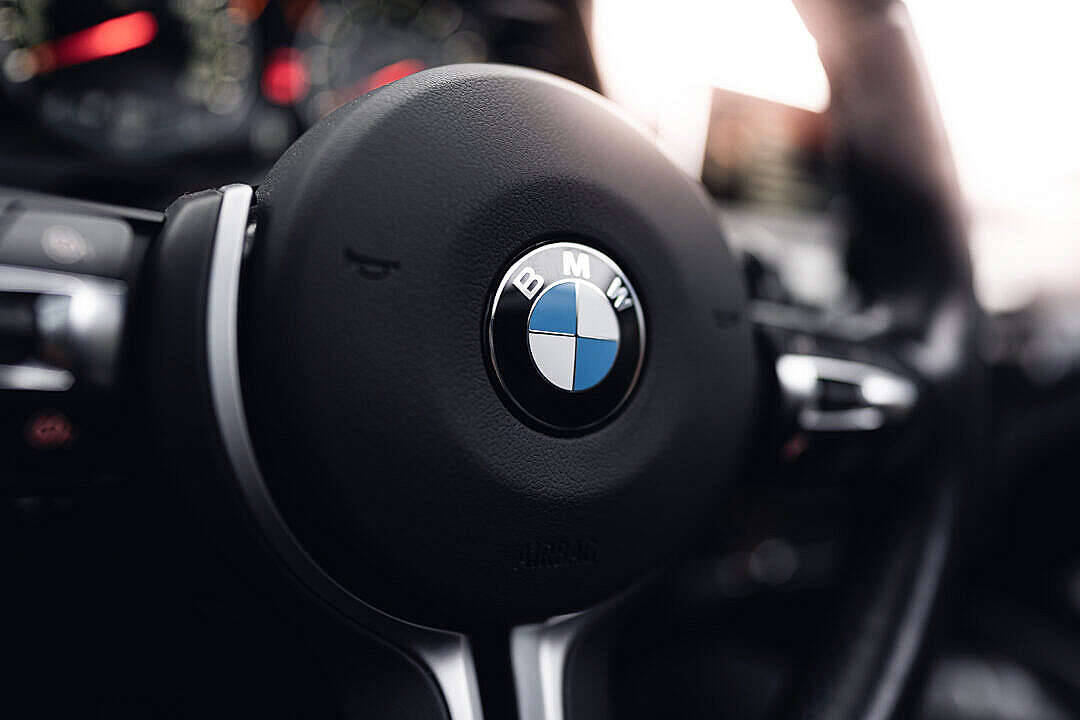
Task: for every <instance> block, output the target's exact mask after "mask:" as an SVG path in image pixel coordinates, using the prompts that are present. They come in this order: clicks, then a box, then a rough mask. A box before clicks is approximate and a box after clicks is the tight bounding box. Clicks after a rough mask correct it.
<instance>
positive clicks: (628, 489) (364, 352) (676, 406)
mask: <svg viewBox="0 0 1080 720" xmlns="http://www.w3.org/2000/svg"><path fill="white" fill-rule="evenodd" d="M256 203H257V204H256V207H255V212H256V221H257V228H256V234H255V237H254V240H253V243H252V247H251V251H250V254H249V256H248V258H247V260H246V264H245V268H244V275H243V284H242V288H241V316H240V335H241V337H240V340H241V347H240V356H241V380H242V383H243V391H244V397H245V402H246V409H247V413H248V418H249V423H250V426H251V431H252V435H253V439H254V442H255V446H256V451H257V454H258V456H259V461H260V465H261V467H262V471H263V474H264V475H265V477H266V479H267V483H268V484H269V485H270V488H271V492H272V494H273V497H274V501H275V503H276V504H277V506H278V508H279V510H280V511H281V513H282V515H283V516H284V518H285V519H286V521H287V522H288V523H289V525H290V527H291V528H292V530H293V532H294V533H295V534H296V536H297V537H298V539H299V540H300V541H301V543H302V544H303V545H304V546H305V548H306V549H307V551H308V552H309V553H310V555H311V556H312V557H313V559H314V560H315V561H316V562H317V563H319V564H320V565H321V566H322V567H323V569H324V570H326V571H327V572H328V573H329V574H330V575H331V576H332V577H334V578H335V579H336V580H337V581H338V582H339V583H341V584H342V585H344V586H345V587H346V588H348V589H349V590H350V591H352V592H353V593H354V594H356V595H357V596H358V597H359V598H361V599H363V600H365V601H367V602H369V603H371V604H373V605H375V606H376V607H379V608H380V609H382V610H385V611H387V612H389V613H392V614H395V615H398V616H401V617H404V618H407V619H410V620H413V621H417V622H422V623H425V624H430V625H435V626H439V627H447V628H455V629H465V630H467V629H469V628H470V627H473V626H476V625H478V624H481V623H482V624H484V625H487V626H491V624H492V623H498V622H506V623H517V622H526V621H529V620H535V619H539V618H544V617H548V616H551V615H555V614H560V613H565V612H570V611H574V610H579V609H582V608H585V607H588V606H590V605H592V604H594V603H596V602H598V601H601V600H603V599H604V598H607V597H609V596H611V595H612V594H613V593H615V592H617V591H619V590H620V589H622V588H625V587H627V586H628V585H630V584H631V583H632V582H633V581H635V580H636V579H638V578H640V577H641V576H642V575H643V574H644V573H645V572H647V571H648V570H649V569H651V568H653V567H655V566H656V565H657V564H658V563H660V562H661V561H662V560H663V559H664V558H665V556H668V555H669V554H671V553H673V552H674V551H676V550H677V549H679V548H680V547H682V546H683V545H684V544H685V543H686V542H688V541H689V540H690V539H691V537H692V536H693V533H694V532H695V530H696V529H698V528H700V527H701V525H702V521H703V520H704V519H706V518H707V516H708V512H709V510H710V507H711V503H712V501H713V499H714V498H715V496H716V495H717V491H718V490H720V489H722V488H723V487H724V486H725V485H726V484H728V483H729V482H730V480H731V479H732V477H733V475H734V468H735V464H736V460H737V456H738V450H739V448H740V446H741V445H742V441H743V440H744V439H745V434H746V430H747V427H748V425H749V420H750V413H751V409H752V404H753V399H754V376H755V367H754V354H753V350H752V342H751V334H750V329H749V324H748V322H747V320H746V316H745V312H744V304H745V294H744V290H743V285H742V281H741V276H740V272H739V269H738V266H737V264H736V262H735V261H734V259H733V257H732V255H731V253H730V251H729V249H728V247H727V245H726V243H725V242H724V239H723V237H722V235H721V233H720V230H719V226H718V223H717V219H716V214H715V209H714V207H713V206H712V204H711V201H710V200H709V199H708V197H707V196H706V195H705V194H704V191H703V190H702V188H701V187H700V186H699V184H698V183H696V182H694V181H692V180H691V179H689V178H687V177H686V176H685V175H684V174H682V173H681V172H680V171H679V170H678V169H677V168H676V167H675V166H674V165H673V164H672V163H671V162H670V161H669V160H668V158H667V157H665V156H664V155H663V154H662V153H661V152H660V151H658V150H657V148H656V147H655V145H654V144H653V142H652V141H651V140H650V139H649V138H648V137H647V136H646V135H644V134H643V133H642V132H641V131H640V130H639V129H638V128H637V127H635V126H633V125H632V124H631V123H629V122H628V121H627V120H625V119H624V118H623V117H622V116H620V114H619V113H618V111H617V110H615V109H614V107H613V106H612V105H611V104H610V103H608V102H607V101H606V100H604V99H603V98H601V97H599V96H597V95H595V94H593V93H591V92H589V91H587V90H584V89H582V88H579V87H577V86H575V85H572V84H570V83H567V82H565V81H562V80H559V79H557V78H554V77H552V76H549V75H546V74H542V73H538V72H533V71H527V70H522V69H516V68H510V67H503V66H494V65H457V66H450V67H445V68H438V69H435V70H430V71H426V72H423V73H419V74H417V75H413V76H410V77H408V78H405V79H403V80H401V81H399V82H396V83H393V84H391V85H389V86H386V87H384V88H381V89H379V90H376V91H374V92H372V93H370V94H368V95H367V96H365V97H363V98H360V99H358V100H356V101H354V102H353V103H351V104H349V105H347V106H345V107H342V108H340V109H339V110H338V111H336V112H334V113H333V114H331V115H330V116H329V117H327V118H325V119H324V120H323V121H322V122H320V123H319V124H318V125H316V126H315V127H314V128H312V129H311V130H310V131H309V132H308V133H307V134H305V135H304V136H303V137H302V138H300V140H298V141H297V142H296V144H295V145H294V146H293V147H292V148H291V149H290V150H289V151H288V152H287V153H286V154H285V155H284V156H283V157H282V159H281V160H280V161H279V162H278V163H277V165H276V166H275V167H274V168H273V170H272V171H271V172H270V174H269V176H268V177H267V179H266V182H265V183H264V184H263V185H262V187H260V188H259V190H258V193H257V198H256ZM558 243H569V244H573V245H572V246H571V247H574V246H581V247H583V248H585V249H587V250H588V251H591V252H594V253H595V254H596V255H597V256H599V257H603V258H607V259H609V260H610V261H611V263H612V264H613V265H615V267H616V269H617V270H618V271H619V272H620V273H621V274H622V277H623V284H624V286H625V285H626V284H629V285H630V286H631V287H632V289H633V291H634V295H633V297H634V299H635V300H636V305H634V306H633V312H634V313H635V314H636V316H637V317H635V318H633V321H631V319H630V316H628V315H626V314H625V312H621V309H622V307H623V303H624V302H626V297H628V296H629V295H628V293H622V296H623V297H621V299H620V293H619V288H615V289H614V290H612V289H611V279H610V278H609V277H607V276H606V275H605V276H604V278H603V279H600V277H599V275H595V274H594V275H592V276H590V277H589V278H586V277H584V275H583V274H582V273H583V264H584V263H585V261H583V260H582V259H581V257H579V256H576V255H575V256H573V257H572V258H571V259H570V260H568V261H567V264H566V265H565V267H564V266H563V265H561V264H560V262H559V258H560V257H561V256H558V257H553V258H550V259H549V262H550V263H553V264H552V265H551V267H552V269H551V270H546V271H545V272H547V273H548V274H549V275H551V274H553V273H554V274H556V275H560V274H565V276H564V277H563V276H562V275H560V277H561V279H563V280H565V283H564V284H566V283H569V287H564V288H562V289H561V290H556V289H552V286H554V287H555V288H559V287H562V286H560V285H556V284H555V283H554V281H553V278H550V277H549V278H548V281H549V282H548V284H546V285H545V288H546V289H548V291H549V292H548V293H546V294H545V293H543V292H537V293H534V295H535V297H533V298H525V300H527V301H528V302H529V303H535V302H538V301H539V296H540V295H544V297H545V298H546V299H545V300H543V305H542V307H541V306H540V305H535V306H534V305H528V307H527V308H526V309H527V310H528V311H527V312H524V313H522V312H518V314H517V316H516V317H517V318H518V319H517V320H507V321H506V322H505V323H503V326H498V322H499V321H497V322H496V323H495V325H494V326H493V317H495V316H494V315H493V312H494V311H496V310H497V309H498V307H497V305H498V303H497V302H496V301H497V299H498V297H499V293H500V291H502V290H503V289H505V287H506V283H507V282H510V283H513V281H514V279H515V277H510V276H511V275H513V273H511V271H512V270H514V269H515V264H516V263H518V262H519V261H520V260H521V259H522V258H523V257H526V256H527V255H528V254H529V253H530V252H531V251H532V250H534V249H535V248H538V247H543V246H545V245H548V244H558ZM591 262H592V272H593V273H599V272H602V271H603V268H601V267H600V265H598V264H597V263H599V262H600V261H599V260H596V259H593V260H592V261H591ZM566 273H568V274H566ZM526 281H527V279H526ZM589 283H592V284H591V285H590V284H589ZM538 290H539V289H538ZM609 290H610V291H611V292H609ZM515 292H516V291H515ZM519 295H522V296H523V294H522V293H519ZM571 297H573V298H576V299H575V300H573V301H571V300H568V298H571ZM525 300H522V302H525ZM515 302H517V301H515ZM568 302H576V303H577V305H576V307H577V310H576V312H577V315H576V317H577V318H578V320H577V322H578V323H580V324H581V328H577V326H575V330H574V333H564V334H567V336H568V337H569V336H571V335H572V336H573V337H574V338H577V339H578V340H579V341H580V342H579V343H578V346H577V347H578V350H577V351H576V352H577V355H575V360H574V362H578V363H586V362H588V363H591V365H589V366H588V369H587V371H586V370H582V369H580V368H579V371H578V372H577V374H576V375H575V374H574V371H567V370H566V368H565V365H562V364H560V363H565V358H564V356H562V355H558V354H557V353H556V354H554V355H552V354H549V353H548V350H547V349H546V348H547V347H548V346H549V345H551V346H556V345H558V346H562V345H566V343H565V342H562V341H561V340H560V341H559V342H556V341H549V340H547V339H545V338H547V337H548V336H551V337H556V336H559V335H560V332H561V331H560V329H559V327H558V324H559V323H560V322H564V321H563V320H560V319H559V318H560V317H562V316H560V315H559V314H558V313H559V312H561V311H562V310H563V309H565V308H566V307H570V306H568V305H566V303H568ZM582 303H586V304H587V305H588V307H585V305H582ZM605 303H611V305H610V307H608V306H607V305H605ZM583 308H585V309H583ZM537 313H540V314H539V315H537ZM566 317H569V315H567V316H566ZM530 318H539V319H537V320H536V321H535V324H534V325H533V327H532V330H531V331H530V326H529V323H530V322H532V321H531V320H530ZM624 318H626V319H624ZM638 320H640V323H641V324H640V325H639V324H638ZM565 322H568V321H565ZM612 323H616V324H615V325H613V324H612ZM519 324H520V327H518V325H519ZM493 327H494V330H493ZM639 327H640V328H641V330H642V332H641V336H640V338H637V340H639V341H640V344H639V345H632V344H631V343H632V342H633V341H634V340H635V338H634V337H631V336H632V335H634V334H635V333H637V332H638V328H639ZM645 328H647V334H646V333H645V332H644V329H645ZM583 333H584V334H583ZM590 333H591V335H590ZM496 335H497V336H498V337H496ZM539 336H544V337H540V338H539V339H537V337H539ZM503 337H505V338H507V339H506V340H505V342H506V343H507V344H508V345H507V346H508V347H511V349H512V352H511V353H510V354H509V355H506V356H505V359H504V356H503V355H499V354H498V353H496V352H493V338H495V341H496V342H504V340H502V339H500V338H503ZM556 339H558V338H556ZM585 341H589V342H585ZM613 341H617V342H616V343H615V345H611V344H610V343H611V342H613ZM530 342H533V345H534V347H533V349H531V350H528V348H529V347H530V346H529V343H530ZM604 342H607V343H609V344H608V345H604V344H603V343H604ZM515 343H516V344H517V345H515ZM624 346H625V347H627V348H631V349H634V350H638V351H639V354H638V356H637V357H636V358H631V359H634V360H635V361H636V363H637V364H636V365H634V364H633V363H631V365H633V367H631V366H630V365H628V364H627V363H630V360H624V359H622V358H623V357H624V356H623V355H622V353H624ZM514 347H517V348H519V349H520V348H526V349H527V350H528V352H525V353H524V354H520V355H514V352H516V351H515V350H513V348H514ZM530 353H531V356H530ZM529 357H532V360H531V361H529V360H528V358H529ZM627 357H629V356H627ZM515 358H517V359H515ZM553 358H554V359H553ZM525 362H532V363H533V364H532V365H529V366H528V367H523V366H519V365H520V364H521V363H525ZM500 363H501V364H502V366H500ZM620 363H622V364H620ZM582 367H585V366H584V365H582ZM567 372H570V373H571V374H567ZM508 373H509V374H515V375H522V376H523V377H524V376H525V375H529V374H532V375H531V377H533V379H535V381H536V382H537V383H538V384H542V383H545V382H547V383H549V385H546V386H545V387H546V388H547V390H549V391H550V392H551V393H552V394H551V395H550V396H544V395H543V394H542V393H541V394H540V395H538V396H537V397H540V398H541V399H539V400H535V399H530V400H528V401H525V402H524V403H523V402H522V401H521V398H520V397H519V395H520V391H518V390H517V389H516V388H515V387H509V385H508V384H507V383H504V382H503V380H502V378H503V377H504V376H505V375H506V374H508ZM617 374H618V378H622V379H621V380H618V379H617V378H616V375H617ZM545 378H546V379H545ZM624 382H628V384H627V385H626V386H625V388H624V386H623V385H621V384H620V385H618V387H616V388H615V389H616V390H619V391H620V392H618V393H615V394H616V395H619V397H616V398H614V400H615V401H613V402H612V407H611V408H606V409H605V410H604V412H602V413H598V414H595V415H596V417H594V415H590V414H589V413H584V412H583V413H581V416H582V417H585V416H588V417H587V419H588V420H589V422H578V421H576V420H575V421H574V422H568V423H562V424H560V423H559V422H547V421H546V420H545V418H544V417H541V418H538V417H537V415H543V414H544V413H546V412H547V411H548V410H549V408H548V407H547V405H546V404H545V403H547V402H548V401H547V400H544V399H543V398H544V397H551V398H556V399H557V402H559V403H562V404H563V409H564V410H567V412H569V413H570V414H571V415H573V416H574V417H577V416H576V415H574V413H575V412H577V409H576V407H577V406H576V405H575V403H576V402H577V401H578V400H579V399H580V400H582V402H584V401H585V400H586V395H587V394H588V393H590V392H596V391H597V390H599V389H601V388H604V387H608V388H609V390H610V388H611V387H615V386H614V385H610V386H608V385H606V384H607V383H616V384H617V383H624ZM624 389H625V392H621V391H622V390H624ZM579 394H580V397H579ZM613 397H614V396H613ZM616 401H617V402H616ZM525 403H535V404H533V405H530V406H529V407H528V408H523V405H524V404H525ZM545 417H549V416H545ZM550 417H555V415H550ZM559 417H561V416H559Z"/></svg>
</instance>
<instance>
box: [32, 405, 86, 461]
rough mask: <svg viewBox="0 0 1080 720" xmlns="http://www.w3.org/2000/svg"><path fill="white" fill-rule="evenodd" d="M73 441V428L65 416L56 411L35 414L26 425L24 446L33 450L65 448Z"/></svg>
mask: <svg viewBox="0 0 1080 720" xmlns="http://www.w3.org/2000/svg"><path fill="white" fill-rule="evenodd" d="M74 440H75V428H74V426H73V425H72V424H71V420H69V419H68V417H67V415H65V414H64V413H62V412H59V411H57V410H45V411H42V412H39V413H37V414H36V415H34V416H33V417H32V418H30V421H29V422H28V423H27V424H26V444H27V445H29V446H30V447H32V448H33V449H35V450H39V451H48V450H58V449H61V448H66V447H69V446H70V445H71V443H72V442H73V441H74Z"/></svg>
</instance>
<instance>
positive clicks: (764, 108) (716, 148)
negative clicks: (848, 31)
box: [592, 0, 1080, 310]
mask: <svg viewBox="0 0 1080 720" xmlns="http://www.w3.org/2000/svg"><path fill="white" fill-rule="evenodd" d="M907 4H908V7H909V11H910V14H911V17H912V22H913V24H914V27H915V31H916V34H917V36H918V38H919V41H920V43H921V45H922V49H923V54H924V57H925V59H926V64H927V69H928V74H929V76H930V79H931V82H932V84H933V86H934V89H935V91H936V92H937V95H938V102H939V105H940V107H941V112H942V115H943V117H944V122H945V126H946V129H947V131H948V133H949V138H950V141H951V143H952V146H953V152H954V155H955V158H956V162H957V165H958V169H959V176H960V182H961V185H962V187H963V189H964V192H965V195H966V197H967V199H968V202H969V205H970V211H971V221H972V225H971V230H972V234H971V242H972V253H973V256H974V262H975V271H976V283H977V291H978V293H979V297H980V299H981V301H982V302H983V303H984V305H985V306H986V307H988V308H989V309H992V310H1005V309H1010V308H1015V307H1018V306H1020V305H1023V304H1024V303H1026V302H1029V301H1030V300H1032V299H1034V298H1036V297H1038V296H1040V295H1062V294H1070V295H1080V131H1078V128H1080V85H1078V83H1077V81H1076V72H1077V69H1080V43H1078V42H1077V41H1076V38H1075V35H1076V33H1077V31H1078V29H1080V3H1077V2H1073V1H1071V0H1070V1H1063V0H1029V1H1028V2H1024V3H1017V2H1002V1H997V0H992V1H990V2H987V1H986V0H950V1H949V2H942V1H941V0H908V3H907ZM592 32H593V43H594V47H595V51H596V55H597V62H598V65H599V69H600V73H601V78H602V81H603V83H604V88H605V91H606V92H607V93H608V94H609V95H610V96H611V97H612V98H613V99H614V100H615V101H616V102H618V103H620V104H621V105H623V106H624V107H625V108H626V109H627V110H628V111H629V112H630V113H631V114H632V115H634V116H635V117H637V118H638V119H639V120H640V121H641V122H643V123H644V124H645V125H647V126H648V127H649V128H650V129H651V130H652V131H653V132H655V133H656V134H657V137H658V140H659V141H660V143H661V145H663V146H664V147H665V148H666V149H667V151H668V152H669V153H670V154H671V155H672V156H673V157H674V158H675V159H676V160H677V161H678V162H679V163H680V165H682V166H683V167H684V168H685V169H686V170H687V171H688V172H691V173H693V174H695V175H696V174H700V173H701V172H702V170H703V169H704V171H705V175H706V180H707V181H708V182H709V184H710V188H712V189H713V191H714V192H717V193H718V195H720V196H722V197H740V198H743V199H748V200H760V199H761V198H762V197H766V198H768V197H771V198H772V199H774V200H775V199H776V196H777V195H778V194H779V195H781V196H782V197H784V198H789V199H791V203H792V205H793V206H805V201H806V200H807V198H810V199H811V200H815V201H816V200H819V199H820V198H822V197H827V194H822V193H820V192H816V193H815V192H808V191H807V185H806V183H805V182H804V181H805V179H806V177H812V176H813V172H811V173H810V175H809V176H808V175H807V173H806V169H807V167H809V168H810V169H811V171H812V170H813V169H814V162H815V158H814V157H813V151H814V150H815V147H814V146H813V145H812V144H811V145H810V146H807V145H806V143H807V142H808V141H814V142H820V140H821V137H820V133H815V132H809V133H808V132H807V131H806V128H807V127H810V128H813V126H814V123H812V122H808V121H807V120H806V117H807V111H809V112H810V113H815V112H823V111H826V110H827V105H828V97H829V86H828V81H827V80H826V78H825V74H824V71H823V70H822V68H821V64H820V61H819V60H818V58H817V55H816V44H815V43H814V40H813V38H811V37H810V35H809V33H807V31H806V29H805V27H803V25H802V23H801V20H800V18H799V16H798V13H797V12H796V11H795V9H794V8H793V6H792V5H791V2H790V0H754V2H745V0H718V1H716V2H704V1H695V0H673V1H672V2H668V3H664V4H654V3H637V2H625V0H593V25H592ZM718 91H720V92H718ZM740 96H742V98H743V99H740ZM745 96H752V97H753V98H758V99H762V100H766V101H770V102H769V103H766V104H761V103H756V104H755V103H753V102H747V101H746V100H745V99H744V98H745ZM777 105H780V106H791V107H794V108H798V109H799V110H800V111H801V112H800V113H797V114H796V115H791V114H790V113H785V112H783V111H777V110H776V109H771V108H774V107H776V106H777ZM732 118H735V119H736V120H738V121H739V122H738V123H733V122H732ZM746 118H749V120H751V121H755V122H758V123H759V125H758V126H752V125H751V124H750V123H748V122H745V121H744V120H745V119H746ZM762 118H764V119H766V120H769V119H773V120H776V119H779V120H776V121H775V122H773V123H772V124H771V125H770V126H769V127H766V128H764V129H763V128H762V127H760V120H761V119H762ZM792 118H795V119H796V120H797V122H795V121H793V120H792ZM800 118H801V119H800ZM718 123H719V125H720V129H719V130H718V129H717V126H718ZM739 123H741V124H739ZM733 127H734V128H736V129H735V131H734V132H733V131H732V128H733ZM740 128H741V129H740ZM746 128H750V130H751V131H752V133H753V135H752V136H750V135H748V134H747V132H746ZM763 135H764V140H763V139H762V136H763ZM748 138H749V139H748ZM739 142H743V143H747V142H750V143H751V144H752V146H753V151H752V154H753V157H754V162H756V163H757V164H756V165H754V164H751V165H750V167H751V168H752V169H753V171H754V172H752V173H750V174H751V175H752V177H751V180H750V181H746V180H745V178H742V177H740V176H739V174H738V172H736V173H734V174H733V173H732V172H731V167H732V158H735V159H736V160H737V159H739V158H740V152H743V149H742V148H739V147H737V145H738V143H739ZM785 143H786V144H785ZM777 147H779V148H780V150H779V154H777V153H778V151H777ZM762 148H764V151H762ZM762 152H764V153H765V155H764V157H765V158H766V159H769V158H773V157H774V156H776V157H780V158H781V159H782V162H781V163H779V165H777V164H776V163H774V164H773V165H769V166H768V167H769V170H768V172H765V173H764V177H765V182H764V184H763V183H762V182H760V181H759V180H760V178H759V176H761V175H762V173H761V172H759V171H760V169H761V167H763V161H761V159H760V158H759V155H761V153H762ZM770 152H771V153H772V155H769V153H770ZM746 154H747V153H745V152H744V153H743V155H746ZM792 157H795V160H796V161H795V162H792V161H791V158H792ZM776 167H780V168H781V170H780V171H779V172H778V171H777V170H776ZM735 169H736V170H739V168H738V167H736V168H735ZM717 173H720V175H719V176H718V175H717ZM744 174H745V173H744ZM717 177H719V178H720V183H719V184H717V182H716V179H717ZM777 177H780V178H781V181H784V183H786V184H782V185H780V186H777V181H776V178H777ZM791 178H794V180H795V181H797V182H795V183H793V182H787V181H788V180H790V179H791ZM740 183H742V184H741V185H740ZM797 183H801V185H799V184H797ZM746 187H749V188H750V192H749V194H747V192H746ZM765 187H770V188H772V196H768V195H766V196H762V195H761V194H760V193H758V194H755V188H757V189H761V188H765ZM777 187H779V191H778V190H777ZM717 188H720V191H719V192H718V191H717ZM732 188H735V190H736V191H737V192H735V194H734V195H731V189H732ZM739 193H742V194H741V195H740V194H739Z"/></svg>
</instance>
